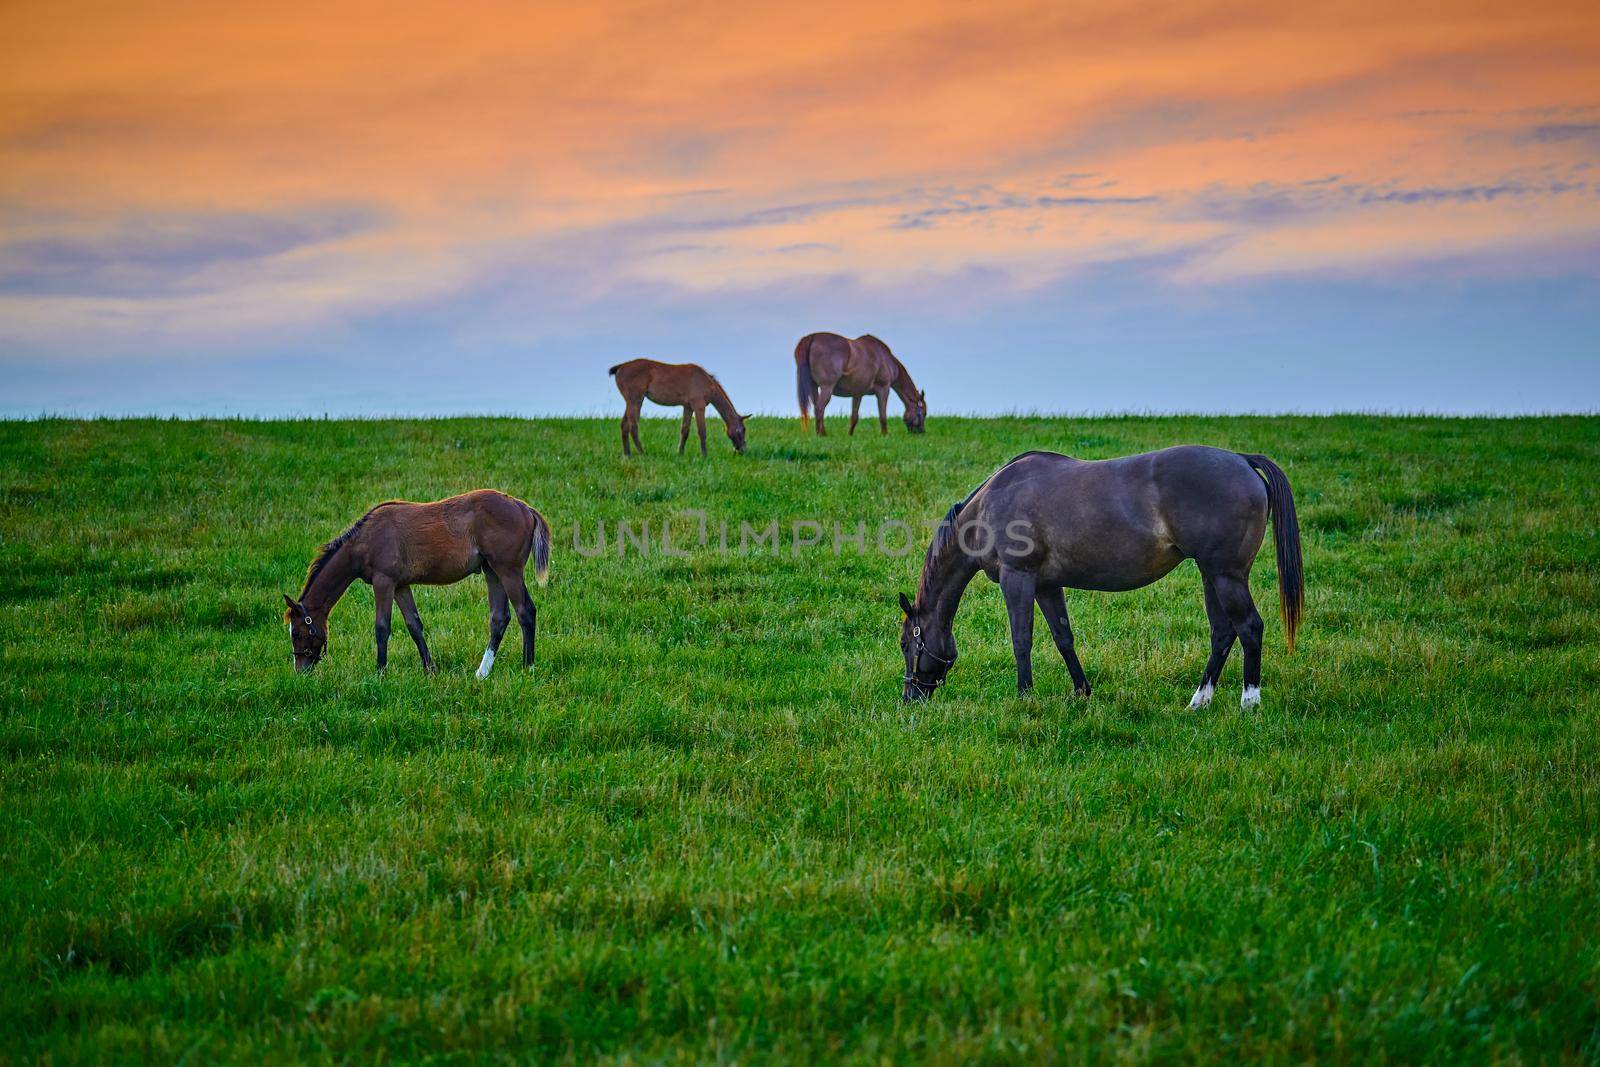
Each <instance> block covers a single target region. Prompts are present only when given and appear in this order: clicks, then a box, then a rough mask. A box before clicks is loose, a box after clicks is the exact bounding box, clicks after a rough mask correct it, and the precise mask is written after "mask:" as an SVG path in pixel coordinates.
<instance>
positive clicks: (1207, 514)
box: [900, 445, 1305, 708]
mask: <svg viewBox="0 0 1600 1067" xmlns="http://www.w3.org/2000/svg"><path fill="white" fill-rule="evenodd" d="M1258 472H1259V473H1258ZM1269 515H1270V516H1271V518H1272V532H1273V536H1274V540H1275V541H1276V543H1277V552H1278V597H1279V606H1280V610H1281V612H1282V615H1283V626H1284V632H1285V635H1286V637H1287V640H1288V645H1289V651H1291V652H1293V651H1294V638H1295V631H1296V630H1297V629H1298V628H1299V625H1300V612H1301V606H1302V604H1303V602H1304V599H1305V583H1304V579H1303V576H1302V573H1301V565H1300V525H1299V522H1298V521H1297V520H1296V518H1295V511H1294V495H1293V493H1292V492H1291V491H1290V489H1289V479H1288V478H1286V477H1285V476H1284V473H1283V471H1282V470H1281V469H1279V467H1278V465H1277V464H1276V463H1273V462H1272V461H1271V460H1270V459H1268V458H1267V457H1266V456H1259V455H1246V454H1241V453H1238V452H1225V451H1223V450H1222V449H1219V448H1206V447H1203V446H1199V445H1183V446H1179V447H1177V448H1166V449H1162V450H1161V451H1159V452H1146V453H1143V454H1142V455H1137V456H1125V457H1122V458H1120V459H1107V460H1099V461H1096V462H1085V461H1083V460H1077V459H1072V458H1070V457H1068V456H1063V455H1059V454H1057V453H1055V452H1025V453H1023V454H1022V455H1020V456H1018V457H1017V458H1016V459H1013V460H1012V461H1011V462H1010V463H1007V464H1006V465H1005V466H1004V467H1001V468H1000V469H999V470H998V471H996V472H995V473H994V474H992V475H990V477H989V479H988V481H986V482H984V483H983V484H982V485H980V486H979V487H978V488H977V489H975V490H973V492H972V493H971V494H970V495H969V496H968V497H967V499H965V500H963V501H962V502H961V503H959V504H956V505H955V506H953V507H952V508H951V509H950V511H949V512H948V513H947V514H946V515H945V517H944V521H943V522H942V523H941V524H940V525H939V529H938V532H937V533H936V534H935V536H934V539H933V543H932V544H930V545H929V546H928V555H927V559H926V561H925V562H924V564H923V567H922V578H921V581H920V583H919V585H918V587H917V595H916V599H915V600H907V599H906V596H905V594H904V593H902V594H901V595H900V608H901V610H902V611H904V612H905V619H904V621H903V623H902V624H901V628H900V648H901V651H902V652H903V653H904V656H905V668H906V673H905V679H904V682H905V684H904V688H903V690H902V692H901V695H902V696H903V697H904V698H905V699H906V700H916V699H922V698H926V697H929V696H931V695H932V694H933V692H934V690H935V689H937V688H938V687H939V686H940V685H942V684H944V680H945V676H946V674H948V673H949V671H950V667H951V665H952V664H954V663H955V661H956V645H955V637H954V635H953V633H952V630H951V622H952V620H953V619H954V618H955V613H956V607H957V606H958V605H959V604H960V603H961V595H962V593H963V592H964V591H965V590H966V587H967V583H968V582H970V581H971V580H972V578H973V576H974V575H976V574H977V573H978V572H979V571H983V572H984V573H985V574H986V575H988V576H989V578H990V580H991V581H994V582H998V583H999V585H1000V589H1001V592H1002V593H1003V595H1004V596H1005V602H1006V614H1007V615H1008V616H1009V617H1010V621H1011V650H1012V652H1013V653H1014V654H1015V656H1016V660H1017V689H1018V691H1019V692H1025V691H1026V690H1028V689H1029V688H1030V687H1031V686H1032V685H1033V665H1032V647H1033V608H1034V605H1035V604H1037V605H1038V606H1039V610H1040V611H1042V612H1043V613H1044V619H1045V623H1046V625H1048V626H1049V627H1050V636H1051V637H1053V638H1054V639H1055V645H1056V649H1057V650H1058V651H1059V652H1060V653H1061V656H1062V658H1063V659H1064V660H1065V661H1066V664H1067V671H1068V672H1069V673H1070V674H1071V675H1072V685H1073V688H1074V689H1075V690H1076V691H1077V693H1078V694H1079V695H1080V696H1088V695H1089V680H1088V679H1087V678H1086V677H1085V676H1084V673H1083V665H1082V664H1081V663H1079V662H1078V656H1077V653H1076V652H1075V651H1074V650H1073V643H1072V627H1071V625H1070V624H1069V623H1068V622H1067V602H1066V598H1065V597H1064V596H1063V595H1062V590H1063V589H1066V588H1072V589H1101V590H1108V591H1113V592H1116V591H1121V590H1124V589H1137V588H1139V587H1140V586H1144V585H1149V584H1150V583H1151V582H1154V581H1156V580H1157V579H1158V578H1161V577H1162V576H1163V575H1165V574H1167V572H1169V571H1171V570H1172V569H1173V568H1174V567H1176V566H1177V565H1178V564H1179V563H1180V562H1182V561H1183V560H1185V559H1193V560H1194V561H1195V562H1196V563H1197V564H1198V565H1199V568H1200V577H1201V580H1202V582H1203V584H1204V587H1205V603H1206V615H1207V616H1208V617H1209V618H1210V620H1211V658H1210V659H1209V660H1208V661H1207V662H1206V669H1205V674H1204V675H1203V676H1202V677H1201V679H1200V686H1199V688H1198V689H1196V690H1195V694H1194V697H1193V699H1192V700H1190V702H1189V706H1190V707H1191V708H1199V707H1204V706H1205V705H1207V704H1209V703H1210V702H1211V697H1212V694H1213V693H1214V692H1215V691H1216V687H1217V683H1218V680H1219V679H1220V678H1221V676H1222V665H1223V663H1225V662H1226V661H1227V658H1228V652H1229V650H1230V649H1231V648H1232V647H1233V641H1234V638H1235V637H1237V638H1238V639H1239V643H1240V644H1241V645H1243V646H1244V693H1243V696H1242V697H1241V698H1240V701H1239V703H1240V705H1241V706H1242V707H1246V708H1249V707H1254V706H1255V705H1257V704H1259V703H1260V702H1261V635H1262V624H1261V615H1260V614H1259V613H1258V612H1257V611H1256V606H1255V602H1254V601H1253V600H1252V599H1251V597H1250V566H1251V564H1252V563H1253V562H1254V561H1255V556H1256V550H1257V549H1259V548H1260V547H1261V539H1262V535H1263V534H1264V533H1265V531H1266V524H1267V517H1268V516H1269Z"/></svg>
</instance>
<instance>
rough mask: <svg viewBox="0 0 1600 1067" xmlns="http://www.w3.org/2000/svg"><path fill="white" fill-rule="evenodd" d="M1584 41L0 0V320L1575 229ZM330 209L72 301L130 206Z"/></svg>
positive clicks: (1279, 8)
mask: <svg viewBox="0 0 1600 1067" xmlns="http://www.w3.org/2000/svg"><path fill="white" fill-rule="evenodd" d="M1597 59H1600V13H1597V9H1595V8H1594V6H1593V4H1592V3H1537V4H1533V5H1525V6H1522V7H1518V8H1515V9H1513V8H1510V7H1508V6H1506V5H1488V4H1462V3H1450V4H1432V5H1422V6H1411V7H1408V8H1407V9H1406V10H1405V11H1403V12H1396V11H1395V9H1394V7H1393V5H1392V4H1388V3H1381V4H1380V3H1355V4H1341V5H1319V6H1317V7H1316V8H1315V9H1312V8H1311V7H1309V6H1306V7H1305V8H1304V9H1303V10H1299V11H1296V10H1288V9H1286V8H1285V6H1284V5H1272V4H1257V3H1246V2H1237V3H1221V4H1201V3H1181V2H1180V3H1172V4H1166V5H1160V6H1148V7H1142V8H1130V7H1129V6H1128V5H1125V4H1118V3H1090V4H1075V5H1070V6H1063V5H1054V4H1022V3H1000V4H986V5H982V6H981V7H979V8H975V7H973V6H972V5H969V4H962V3H949V2H945V3H939V2H918V3H906V4H882V5H862V4H859V3H828V2H821V3H811V4H807V5H804V6H803V7H801V6H795V7H786V8H780V7H778V6H772V5H746V7H745V8H743V9H740V8H736V7H730V6H729V5H725V4H716V5H712V4H704V5H695V4H672V5H668V4H661V3H642V2H632V3H609V4H606V3H601V4H594V5H588V6H576V5H560V6H557V5H541V4H535V5H528V4H521V3H505V4H498V3H472V4H451V5H438V6H437V7H428V6H426V5H421V4H414V5H392V4H382V5H380V4H376V3H333V4H329V3H318V4H309V3H300V4H296V3H289V4H280V5H274V6H272V7H271V8H250V7H248V6H246V7H240V8H233V7H228V8H224V7H221V6H218V5H207V4H194V5H172V4H161V5H149V6H147V7H140V6H137V5H126V4H110V3H104V4H101V3H85V2H72V0H52V2H45V3H12V4H10V5H7V6H6V7H5V8H4V9H3V10H0V202H3V203H4V204H5V205H6V207H5V209H4V210H3V213H0V241H3V242H4V246H3V249H0V316H3V317H5V318H7V319H8V320H10V321H12V322H13V323H18V324H21V325H19V326H17V327H16V328H17V329H22V330H25V331H30V332H31V334H32V335H34V336H51V335H54V334H55V333H57V332H60V331H66V330H72V329H82V328H83V324H84V323H85V322H89V323H97V324H108V323H109V324H115V326H116V328H119V329H125V328H129V327H130V326H133V327H140V328H148V329H152V330H157V331H160V330H174V331H183V330H191V331H227V330H229V329H236V330H250V329H257V328H260V327H261V326H262V325H263V324H268V323H272V322H277V321H284V320H286V319H295V318H315V317H318V316H328V315H342V314H358V313H361V312H363V311H366V310H370V309H377V308H381V307H384V306H388V305H393V304H396V303H401V304H403V303H405V302H407V301H413V300H423V299H428V298H431V297H435V296H439V295H442V294H446V293H449V292H450V291H452V290H453V289H455V288H457V287H460V286H463V285H466V284H469V283H470V282H471V280H472V279H473V278H474V277H475V276H476V275H477V274H478V273H480V272H481V271H482V270H484V269H485V268H486V265H487V264H496V265H504V264H505V263H507V262H516V261H519V260H521V261H525V262H537V263H541V264H546V265H549V264H551V263H553V262H558V261H559V260H560V259H561V257H565V256H572V255H573V249H574V247H575V245H583V246H584V247H603V248H604V249H605V250H606V254H604V255H601V256H598V257H595V258H593V259H590V260H586V261H584V262H581V263H575V264H574V267H575V269H583V270H590V271H593V278H592V279H591V282H592V285H594V286H595V287H597V288H603V287H604V286H606V285H610V284H615V283H617V282H619V281H621V280H625V279H631V278H641V279H648V280H651V281H659V282H664V283H667V284H671V285H676V286H682V287H686V288H689V289H698V290H705V289H717V288H733V289H737V288H738V287H740V286H742V285H750V284H765V283H771V282H781V281H783V280H784V279H785V278H791V277H802V276H807V275H814V274H837V273H847V274H851V275H854V276H857V277H859V278H861V279H862V280H863V281H866V282H869V283H870V282H875V281H893V280H898V279H904V278H908V277H915V276H918V275H921V274H926V273H939V272H959V271H961V270H963V269H969V268H974V267H981V268H985V269H992V270H996V271H1000V272H1004V273H1005V274H1007V275H1009V276H1010V277H1012V278H1013V279H1014V280H1015V284H1018V285H1028V284H1033V283H1037V282H1043V281H1047V280H1049V279H1051V278H1054V277H1059V276H1061V275H1063V274H1065V273H1068V272H1070V271H1072V270H1074V269H1078V268H1080V267H1081V266H1083V265H1084V264H1086V263H1092V262H1095V261H1098V260H1103V259H1106V258H1116V257H1125V256H1136V255H1151V254H1157V253H1162V252H1170V251H1173V250H1176V249H1199V250H1201V251H1200V252H1199V253H1197V254H1196V256H1195V257H1194V258H1193V259H1192V261H1191V262H1190V265H1189V266H1188V267H1187V268H1185V270H1184V271H1183V272H1182V273H1181V274H1180V275H1178V276H1177V278H1178V280H1182V281H1186V282H1188V283H1191V284H1196V283H1204V282H1216V281H1218V280H1220V279H1226V278H1230V277H1237V276H1241V275H1257V274H1263V273H1274V272H1300V271H1308V270H1316V269H1324V268H1327V269H1335V270H1340V271H1360V270H1363V269H1367V268H1373V267H1383V266H1388V265H1392V264H1395V263H1397V262H1403V261H1405V260H1407V259H1408V258H1409V259H1422V260H1426V259H1432V258H1437V257H1444V256H1453V255H1473V254H1482V253H1486V252H1488V253H1492V252H1493V251H1494V250H1495V249H1497V248H1502V247H1513V246H1515V247H1519V248H1524V247H1539V246H1540V245H1541V244H1542V243H1557V244H1559V243H1562V242H1571V241H1574V240H1578V239H1593V238H1594V237H1595V236H1596V235H1600V191H1597V183H1600V175H1597V174H1596V173H1595V172H1594V171H1593V170H1592V169H1590V168H1591V165H1592V164H1593V163H1595V162H1597V159H1596V157H1597V156H1600V90H1597V88H1596V84H1597V83H1596V81H1595V79H1594V71H1595V69H1596V67H1597V62H1596V61H1597ZM352 206H359V207H361V208H363V209H365V210H370V211H371V212H373V213H374V214H375V215H376V216H378V217H381V218H382V219H383V223H382V224H381V225H374V226H371V227H366V228H362V229H361V230H359V231H358V232H339V233H335V234H329V235H323V236H320V237H318V238H317V239H315V240H312V239H310V238H308V239H307V241H306V242H305V243H303V244H299V245H292V246H289V247H279V244H275V243H273V242H270V241H268V242H265V243H263V244H262V246H261V249H260V254H259V255H254V256H252V255H248V254H245V253H247V252H248V251H249V249H248V248H243V249H234V250H232V251H233V252H237V253H239V254H231V253H230V255H231V258H225V260H224V261H222V262H218V261H216V260H215V258H212V259H207V258H205V256H204V255H201V254H200V252H204V251H206V248H205V246H204V245H203V243H197V244H196V245H195V247H196V248H197V249H199V251H198V252H197V253H196V257H197V258H196V259H195V261H194V262H193V264H192V267H193V271H192V273H191V274H190V275H188V276H182V275H183V271H182V263H181V262H177V260H181V257H180V256H175V257H173V258H174V261H173V262H168V261H165V260H163V261H162V262H161V263H160V264H159V269H156V268H152V267H151V266H150V265H149V264H148V263H144V264H143V265H142V266H141V262H139V261H138V260H139V257H137V256H135V257H133V258H134V262H131V263H128V264H124V265H122V266H121V267H118V268H116V269H119V270H123V271H124V273H125V274H129V275H138V274H139V272H140V271H141V270H144V272H145V274H144V277H145V280H146V284H145V285H144V286H143V288H141V287H140V286H139V285H135V284H132V282H129V283H128V284H127V285H125V286H124V287H123V288H122V289H117V288H116V287H114V286H112V287H109V288H108V287H104V286H102V287H99V288H96V286H94V285H92V284H89V283H88V281H85V284H83V285H82V286H81V287H80V288H79V289H76V290H75V289H74V288H73V287H72V286H71V284H69V283H70V281H71V274H72V262H73V255H72V254H71V253H72V252H73V250H84V249H95V248H97V247H104V246H106V245H107V243H108V242H110V243H113V244H114V242H111V239H110V236H108V235H112V234H116V233H125V232H126V231H127V230H128V227H129V226H130V220H135V221H137V220H145V226H146V229H147V230H148V231H149V232H151V233H156V234H166V233H168V231H169V230H171V229H172V228H173V227H178V228H180V229H183V230H184V232H188V231H189V230H193V229H196V228H198V229H202V230H203V229H205V228H206V227H207V226H208V225H209V223H208V222H207V220H208V219H223V218H232V217H236V216H249V217H265V218H276V217H280V216H281V217H284V218H293V217H296V216H297V215H300V214H303V213H307V212H311V213H318V212H323V213H325V212H328V211H330V210H342V209H344V208H349V207H352ZM136 228H137V227H136ZM162 239H169V238H162ZM252 247H253V246H252ZM41 250H43V251H41ZM215 251H216V250H215V249H214V248H212V249H210V252H212V253H215ZM45 253H49V254H48V255H47V254H45ZM80 258H81V257H80ZM90 258H93V257H90ZM102 258H103V257H102ZM145 258H146V259H148V258H149V257H148V256H147V257H145ZM41 263H43V264H44V265H43V266H41ZM113 266H115V265H113ZM47 268H48V270H47ZM95 269H96V270H98V271H102V273H103V272H104V270H109V269H112V268H108V267H106V266H105V265H104V264H101V263H98V261H97V263H96V268H95ZM50 270H53V271H55V272H56V273H55V274H48V271H50ZM30 271H31V272H32V273H30ZM41 271H44V272H45V273H44V274H41ZM46 274H48V276H46ZM7 277H10V278H12V279H13V284H11V285H9V286H7V285H5V284H4V279H5V278H7ZM85 277H87V276H85ZM18 278H21V279H22V281H21V282H16V281H15V279H18ZM107 328H109V327H107Z"/></svg>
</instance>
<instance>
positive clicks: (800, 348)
mask: <svg viewBox="0 0 1600 1067" xmlns="http://www.w3.org/2000/svg"><path fill="white" fill-rule="evenodd" d="M815 336H816V334H811V333H808V334H806V335H805V336H804V337H802V338H800V343H799V344H797V345H795V346H794V382H795V391H796V392H797V393H799V394H800V429H802V430H809V429H810V428H811V398H812V397H813V396H815V395H816V392H817V383H816V381H815V380H813V379H812V377H811V339H812V338H813V337H815Z"/></svg>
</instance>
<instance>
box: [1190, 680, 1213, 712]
mask: <svg viewBox="0 0 1600 1067" xmlns="http://www.w3.org/2000/svg"><path fill="white" fill-rule="evenodd" d="M1216 691H1217V690H1216V687H1215V686H1213V685H1212V684H1211V683H1210V682H1207V683H1206V684H1205V685H1202V686H1201V687H1200V688H1199V689H1196V690H1195V691H1194V696H1193V697H1191V698H1189V710H1190V711H1193V710H1194V709H1195V708H1203V707H1205V706H1206V705H1207V704H1209V703H1211V694H1213V693H1215V692H1216Z"/></svg>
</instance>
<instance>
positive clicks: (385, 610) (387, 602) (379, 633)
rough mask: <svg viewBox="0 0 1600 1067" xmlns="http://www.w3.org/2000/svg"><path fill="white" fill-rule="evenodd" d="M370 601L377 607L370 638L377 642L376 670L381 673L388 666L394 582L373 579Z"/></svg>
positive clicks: (382, 578)
mask: <svg viewBox="0 0 1600 1067" xmlns="http://www.w3.org/2000/svg"><path fill="white" fill-rule="evenodd" d="M372 601H373V603H374V604H375V605H376V606H377V618H376V620H374V622H373V625H372V636H373V637H374V638H376V639H377V642H378V669H379V670H380V671H381V670H383V669H384V668H385V667H387V666H388V665H389V623H390V621H391V620H392V619H393V618H394V582H392V581H390V580H389V579H388V578H384V577H378V578H374V579H373V580H372Z"/></svg>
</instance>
